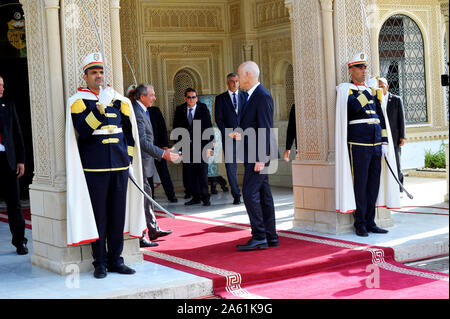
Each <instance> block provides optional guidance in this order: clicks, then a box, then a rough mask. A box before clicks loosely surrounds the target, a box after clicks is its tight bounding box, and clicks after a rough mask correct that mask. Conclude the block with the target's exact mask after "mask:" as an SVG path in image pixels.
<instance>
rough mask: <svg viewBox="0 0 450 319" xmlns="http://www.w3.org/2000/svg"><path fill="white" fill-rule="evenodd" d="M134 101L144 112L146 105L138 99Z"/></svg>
mask: <svg viewBox="0 0 450 319" xmlns="http://www.w3.org/2000/svg"><path fill="white" fill-rule="evenodd" d="M136 101H137V102H138V104H139V105H140V106H141V108H142V110H144V112H147V107H146V106H145V105H144V104H142V102H141V101H139V100H136Z"/></svg>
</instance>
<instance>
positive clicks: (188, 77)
mask: <svg viewBox="0 0 450 319" xmlns="http://www.w3.org/2000/svg"><path fill="white" fill-rule="evenodd" d="M171 79H172V81H171V85H172V90H173V97H172V98H171V99H170V100H171V101H172V114H174V113H175V108H176V107H177V106H178V105H180V104H183V103H184V91H185V90H186V89H187V88H189V87H191V88H193V89H195V90H196V91H197V94H198V95H200V94H201V92H202V79H201V76H200V73H199V72H197V70H195V69H194V68H192V67H184V68H180V69H178V70H177V71H176V72H175V73H174V75H173V77H171Z"/></svg>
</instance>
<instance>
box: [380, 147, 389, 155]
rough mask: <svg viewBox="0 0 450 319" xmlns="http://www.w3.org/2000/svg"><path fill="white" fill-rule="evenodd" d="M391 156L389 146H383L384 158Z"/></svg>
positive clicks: (382, 153)
mask: <svg viewBox="0 0 450 319" xmlns="http://www.w3.org/2000/svg"><path fill="white" fill-rule="evenodd" d="M388 154H389V145H388V144H383V145H381V155H382V156H383V157H384V156H386V157H387V156H388Z"/></svg>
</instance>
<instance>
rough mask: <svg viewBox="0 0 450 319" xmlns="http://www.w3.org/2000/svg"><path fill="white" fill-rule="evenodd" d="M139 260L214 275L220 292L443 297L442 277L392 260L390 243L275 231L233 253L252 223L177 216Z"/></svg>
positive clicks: (302, 296)
mask: <svg viewBox="0 0 450 319" xmlns="http://www.w3.org/2000/svg"><path fill="white" fill-rule="evenodd" d="M158 224H159V226H160V227H161V228H162V229H172V230H173V233H172V234H171V235H170V236H167V237H162V238H160V240H158V242H159V246H158V247H152V248H146V249H145V251H144V259H145V260H148V261H151V262H155V263H158V264H162V265H165V266H168V267H172V268H175V269H179V270H182V271H186V272H189V273H192V274H195V275H198V276H203V277H207V278H210V279H212V280H213V287H214V293H215V294H216V295H217V296H220V297H223V298H252V299H254V298H272V299H310V298H314V299H328V298H348V299H389V298H391V299H440V298H444V299H448V298H449V282H448V275H447V274H443V273H437V272H431V271H426V270H420V269H415V268H411V267H407V266H404V265H403V264H401V263H397V262H395V260H394V256H393V254H394V252H393V250H392V249H391V248H385V247H374V246H368V245H363V244H359V243H353V242H347V241H342V240H335V239H330V238H326V237H320V236H312V235H305V234H300V233H294V232H289V231H278V234H279V237H280V247H274V248H268V249H265V250H258V251H247V252H243V251H238V250H237V249H236V248H235V246H236V245H237V244H243V243H245V242H247V240H248V239H249V238H250V236H251V233H250V227H249V226H248V225H244V224H235V223H228V222H224V221H220V220H212V219H206V218H199V217H192V216H186V215H177V218H176V219H169V218H164V217H160V218H158Z"/></svg>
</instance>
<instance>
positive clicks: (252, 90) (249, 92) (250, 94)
mask: <svg viewBox="0 0 450 319" xmlns="http://www.w3.org/2000/svg"><path fill="white" fill-rule="evenodd" d="M260 84H261V83H260V82H258V83H256V84H255V85H254V86H253V87H252V88H251V89H250V90H248V91H247V93H248V98H247V100H250V97H251V96H252V94H253V92H255V90H256V88H257V87H258V85H260Z"/></svg>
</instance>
